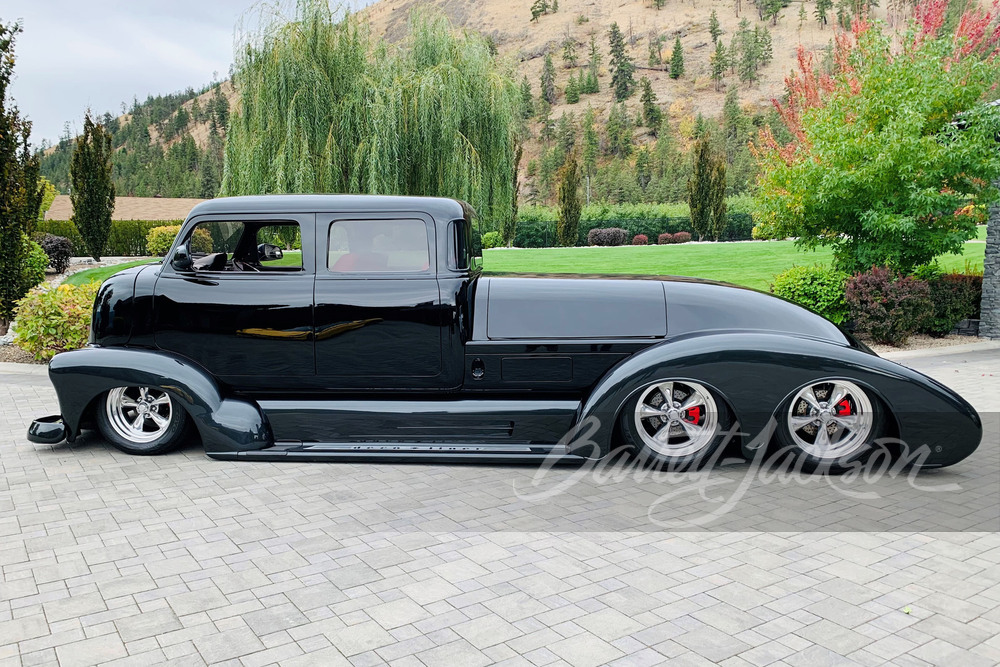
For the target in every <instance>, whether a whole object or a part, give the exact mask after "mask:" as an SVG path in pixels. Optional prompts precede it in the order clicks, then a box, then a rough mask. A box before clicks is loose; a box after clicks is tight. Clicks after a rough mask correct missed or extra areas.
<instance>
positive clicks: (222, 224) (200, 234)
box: [187, 220, 244, 272]
mask: <svg viewBox="0 0 1000 667" xmlns="http://www.w3.org/2000/svg"><path fill="white" fill-rule="evenodd" d="M243 232H244V226H243V223H242V222H233V221H229V220H212V221H209V222H199V223H198V224H197V225H195V227H194V229H193V230H191V236H190V237H188V240H187V245H188V249H189V251H190V253H191V259H192V262H191V268H192V269H194V270H195V271H212V272H215V271H228V270H230V269H231V267H232V259H233V253H234V252H235V251H236V249H237V248H239V247H240V239H242V238H243Z"/></svg>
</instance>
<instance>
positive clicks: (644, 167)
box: [635, 146, 653, 190]
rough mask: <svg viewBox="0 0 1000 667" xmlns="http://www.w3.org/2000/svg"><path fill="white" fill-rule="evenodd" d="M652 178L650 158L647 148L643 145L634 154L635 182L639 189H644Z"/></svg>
mask: <svg viewBox="0 0 1000 667" xmlns="http://www.w3.org/2000/svg"><path fill="white" fill-rule="evenodd" d="M652 178H653V173H652V159H651V157H650V154H649V148H648V147H646V146H643V147H642V148H640V149H639V152H638V153H637V154H636V156H635V182H636V185H638V186H639V188H640V189H642V190H645V189H646V188H647V187H648V186H649V182H650V180H652Z"/></svg>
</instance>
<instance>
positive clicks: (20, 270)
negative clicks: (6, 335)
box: [0, 23, 45, 330]
mask: <svg viewBox="0 0 1000 667" xmlns="http://www.w3.org/2000/svg"><path fill="white" fill-rule="evenodd" d="M19 32H21V26H20V25H19V24H17V23H14V24H13V25H8V24H3V23H0V174H2V175H3V178H0V327H2V328H3V329H4V330H6V328H7V324H8V323H9V322H10V320H11V319H12V317H13V314H14V305H15V303H16V302H17V300H18V299H20V298H21V297H23V296H24V295H25V294H26V293H27V291H28V290H29V289H31V288H32V287H34V284H28V283H31V282H33V281H32V280H25V276H26V275H27V274H28V273H29V267H28V254H29V249H30V247H31V245H36V244H32V243H31V242H30V239H29V234H30V233H31V232H32V231H33V230H34V225H35V221H36V220H37V219H38V211H39V208H40V204H41V199H42V191H41V189H39V187H38V157H37V156H36V155H35V154H34V153H33V152H32V151H31V144H30V143H29V141H28V138H29V137H30V136H31V122H30V121H28V120H26V119H25V118H23V117H22V116H21V115H20V113H19V112H18V109H17V107H16V106H15V105H14V101H13V100H12V99H10V98H9V97H8V96H7V87H8V86H9V85H10V81H11V77H12V76H13V73H14V41H15V38H16V36H17V34H18V33H19ZM44 268H45V267H44V265H43V266H42V269H43V270H44Z"/></svg>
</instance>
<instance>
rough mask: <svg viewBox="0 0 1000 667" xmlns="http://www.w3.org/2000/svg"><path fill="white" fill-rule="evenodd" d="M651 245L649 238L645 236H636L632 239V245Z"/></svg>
mask: <svg viewBox="0 0 1000 667" xmlns="http://www.w3.org/2000/svg"><path fill="white" fill-rule="evenodd" d="M647 243H649V237H648V236H646V235H645V234H636V235H635V236H633V237H632V245H646V244H647Z"/></svg>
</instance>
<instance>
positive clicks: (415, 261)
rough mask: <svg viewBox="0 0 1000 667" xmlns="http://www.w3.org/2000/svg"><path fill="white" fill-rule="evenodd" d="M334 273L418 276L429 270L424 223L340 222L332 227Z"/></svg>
mask: <svg viewBox="0 0 1000 667" xmlns="http://www.w3.org/2000/svg"><path fill="white" fill-rule="evenodd" d="M327 266H328V267H329V269H330V271H332V272H333V273H364V272H375V273H379V272H415V271H427V270H428V269H429V268H430V251H429V243H428V238H427V225H426V224H425V223H424V221H423V220H338V221H337V222H334V223H333V224H332V225H331V226H330V247H329V255H328V264H327Z"/></svg>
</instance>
